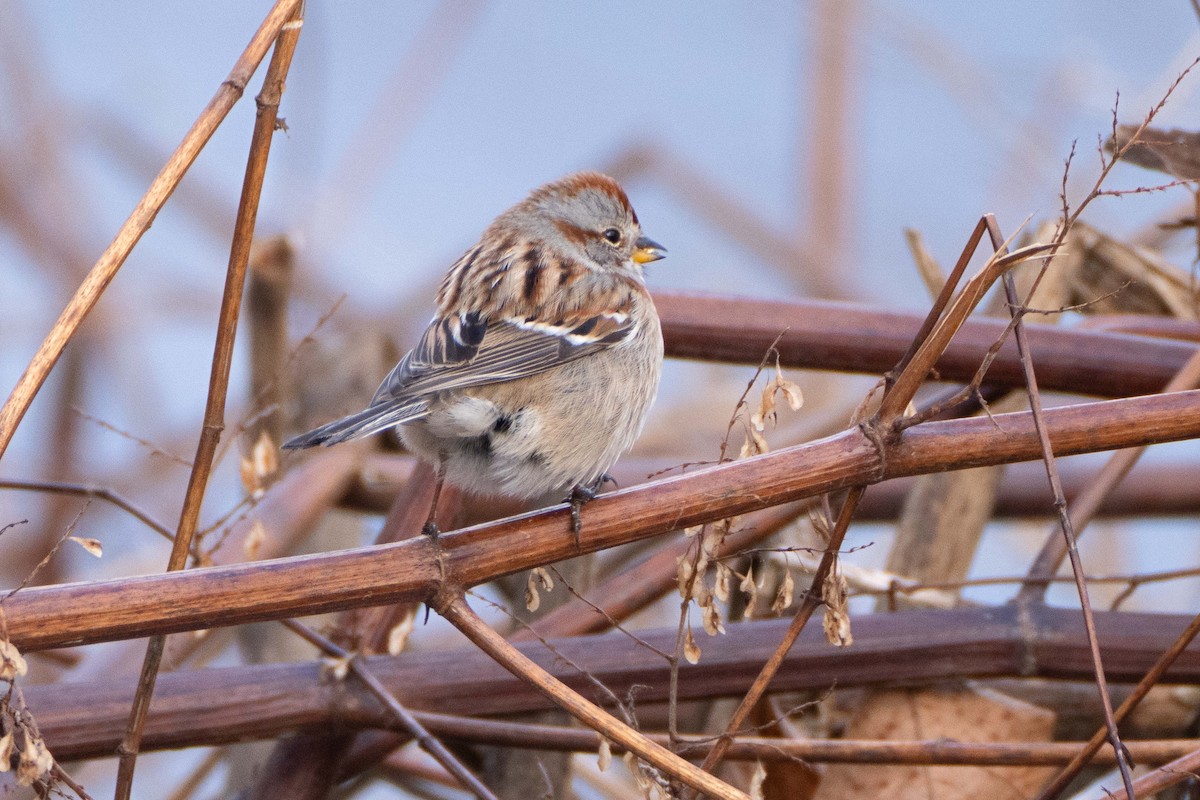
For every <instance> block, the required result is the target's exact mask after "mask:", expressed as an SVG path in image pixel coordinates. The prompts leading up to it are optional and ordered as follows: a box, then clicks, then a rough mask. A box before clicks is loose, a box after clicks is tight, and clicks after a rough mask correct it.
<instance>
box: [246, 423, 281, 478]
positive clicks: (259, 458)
mask: <svg viewBox="0 0 1200 800" xmlns="http://www.w3.org/2000/svg"><path fill="white" fill-rule="evenodd" d="M250 460H251V461H252V462H253V464H254V475H255V477H256V478H257V479H258V485H259V486H266V485H267V483H269V482H270V480H271V478H273V477H275V473H276V472H278V471H279V448H278V447H276V446H275V442H273V441H271V436H270V434H268V433H267V432H266V431H265V430H264V431H263V432H262V433H260V434H259V435H258V440H257V441H256V442H255V443H254V447H253V448H251V450H250Z"/></svg>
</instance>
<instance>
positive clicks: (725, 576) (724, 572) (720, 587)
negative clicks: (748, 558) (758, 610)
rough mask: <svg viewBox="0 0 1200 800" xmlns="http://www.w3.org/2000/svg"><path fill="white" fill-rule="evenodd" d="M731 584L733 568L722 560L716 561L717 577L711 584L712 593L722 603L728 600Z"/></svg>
mask: <svg viewBox="0 0 1200 800" xmlns="http://www.w3.org/2000/svg"><path fill="white" fill-rule="evenodd" d="M732 585H733V570H731V569H730V568H729V567H727V566H726V565H725V564H724V563H723V562H720V561H718V562H717V579H716V582H715V583H714V584H713V594H715V595H716V596H717V599H718V600H720V601H721V602H722V603H728V602H729V593H730V592H729V590H730V587H731V586H732Z"/></svg>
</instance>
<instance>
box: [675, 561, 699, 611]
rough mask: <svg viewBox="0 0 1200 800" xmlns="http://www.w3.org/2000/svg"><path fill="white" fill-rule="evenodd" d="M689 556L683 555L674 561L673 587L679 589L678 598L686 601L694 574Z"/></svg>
mask: <svg viewBox="0 0 1200 800" xmlns="http://www.w3.org/2000/svg"><path fill="white" fill-rule="evenodd" d="M690 555H691V554H690V553H684V554H683V555H681V556H679V557H678V558H676V559H675V585H676V587H677V588H678V589H679V596H680V597H682V598H683V599H684V600H687V599H688V595H689V594H690V593H691V591H692V576H694V575H695V574H696V573H695V568H694V566H693V564H692V559H691V558H690Z"/></svg>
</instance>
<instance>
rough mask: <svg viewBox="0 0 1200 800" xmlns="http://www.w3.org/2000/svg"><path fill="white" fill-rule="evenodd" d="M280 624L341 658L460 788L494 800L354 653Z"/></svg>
mask: <svg viewBox="0 0 1200 800" xmlns="http://www.w3.org/2000/svg"><path fill="white" fill-rule="evenodd" d="M283 624H284V625H286V626H287V628H288V630H290V631H292V632H293V633H296V634H297V635H299V636H300V637H301V638H303V639H304V640H305V641H307V642H309V643H310V644H312V645H313V646H315V647H316V648H317V649H319V650H322V651H324V652H325V653H326V654H327V655H330V656H333V657H334V658H337V659H341V660H345V661H346V663H347V664H348V666H349V668H350V671H351V672H353V673H354V676H355V677H356V678H358V679H359V680H360V681H362V682H363V685H365V686H366V687H367V688H368V689H370V690H371V694H373V695H375V697H376V698H377V699H378V700H379V702H380V703H382V704H383V705H384V707H385V708H387V709H388V711H389V712H390V713H391V714H393V715H394V716H395V718H396V719H397V720H398V721H399V722H400V725H401V726H402V727H403V728H404V729H405V730H406V731H407V732H408V734H409V735H410V736H411V737H412V738H413V739H415V740H416V742H417V744H418V745H419V746H420V748H421V749H422V750H424V751H425V752H426V753H429V755H431V756H432V757H433V758H434V759H435V760H436V761H437V762H438V763H439V764H441V765H442V766H443V767H444V768H445V769H446V771H447V772H449V773H450V774H451V775H453V776H454V777H455V778H456V779H457V780H458V782H459V783H460V784H462V786H463V788H465V789H467V790H468V791H470V792H471V793H472V794H474V795H475V796H476V797H478V798H481V800H497V799H496V796H495V795H494V794H492V791H491V790H490V789H488V787H486V786H484V785H483V784H482V783H481V782H480V780H479V778H477V777H475V776H474V775H473V774H472V773H471V771H470V770H469V769H467V768H466V767H465V766H463V764H462V762H460V761H459V760H458V759H457V758H455V757H454V754H453V753H451V752H450V751H449V750H447V749H446V746H445V745H444V744H442V743H441V742H440V741H438V740H437V739H435V738H434V737H433V736H432V735H431V734H430V733H429V731H427V730H425V727H424V726H423V725H422V724H421V723H420V721H419V720H418V719H417V718H416V717H415V716H413V714H412V712H410V711H409V710H408V709H407V708H405V707H404V706H403V705H401V704H400V701H399V700H397V699H396V698H395V697H394V696H393V695H392V693H391V692H389V691H388V690H387V689H386V688H385V687H384V685H383V684H382V683H380V682H379V679H378V678H376V677H375V675H374V674H373V673H372V672H371V670H369V669H367V666H366V665H365V664H364V663H363V662H362V659H361V658H360V657H359V656H358V655H357V654H355V653H351V652H349V651H347V650H346V649H344V648H342V647H339V646H338V645H336V644H334V643H333V642H331V641H330V640H329V639H326V638H325V637H324V636H322V635H321V634H319V633H317V632H316V631H314V630H313V629H312V628H309V627H308V626H307V625H304V624H302V623H299V622H296V621H295V620H290V619H286V620H283Z"/></svg>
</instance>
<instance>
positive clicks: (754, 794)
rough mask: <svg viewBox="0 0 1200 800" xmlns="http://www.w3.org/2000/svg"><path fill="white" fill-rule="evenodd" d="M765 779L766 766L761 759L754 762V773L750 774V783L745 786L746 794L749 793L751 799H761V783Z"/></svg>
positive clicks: (764, 781)
mask: <svg viewBox="0 0 1200 800" xmlns="http://www.w3.org/2000/svg"><path fill="white" fill-rule="evenodd" d="M766 781H767V768H766V767H764V766H763V763H762V762H761V761H758V762H755V764H754V774H753V775H751V776H750V785H749V786H748V787H747V788H746V794H748V795H750V797H751V800H763V784H764V783H766Z"/></svg>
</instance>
